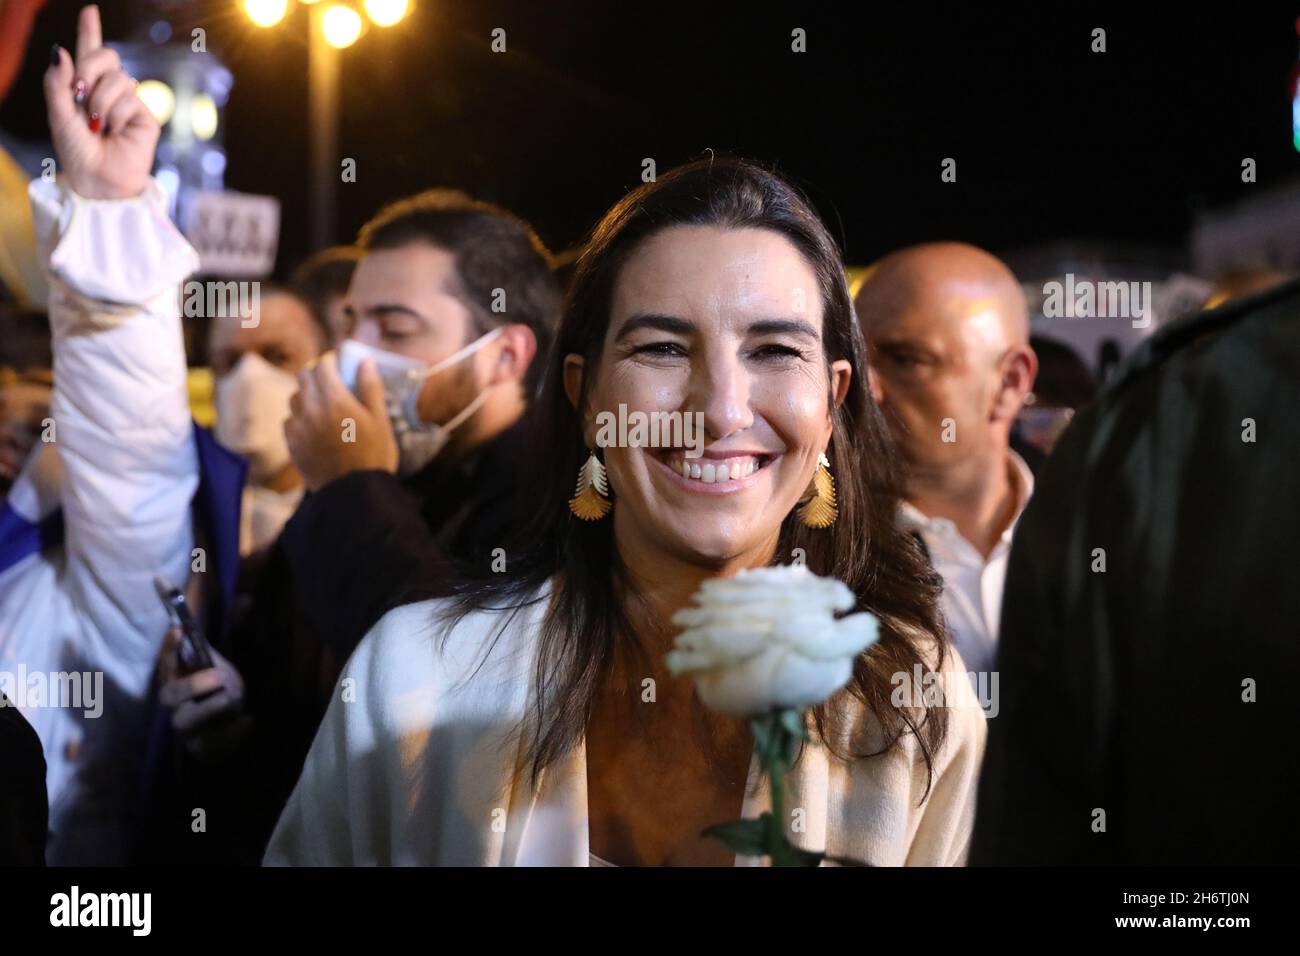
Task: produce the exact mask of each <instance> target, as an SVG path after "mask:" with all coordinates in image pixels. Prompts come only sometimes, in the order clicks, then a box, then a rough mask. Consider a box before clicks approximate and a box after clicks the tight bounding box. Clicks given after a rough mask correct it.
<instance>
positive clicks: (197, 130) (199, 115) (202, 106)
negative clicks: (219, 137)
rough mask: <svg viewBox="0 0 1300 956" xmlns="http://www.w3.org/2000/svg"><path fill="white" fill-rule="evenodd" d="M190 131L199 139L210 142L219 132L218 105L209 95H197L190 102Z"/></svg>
mask: <svg viewBox="0 0 1300 956" xmlns="http://www.w3.org/2000/svg"><path fill="white" fill-rule="evenodd" d="M190 129H192V130H193V131H194V135H195V137H196V138H198V139H202V140H209V139H212V137H213V136H215V135H216V132H217V104H216V103H215V102H214V101H213V99H212V97H211V96H209V95H208V94H207V93H196V94H195V95H194V98H193V99H192V100H190Z"/></svg>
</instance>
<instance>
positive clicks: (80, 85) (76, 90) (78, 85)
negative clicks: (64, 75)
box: [72, 80, 86, 106]
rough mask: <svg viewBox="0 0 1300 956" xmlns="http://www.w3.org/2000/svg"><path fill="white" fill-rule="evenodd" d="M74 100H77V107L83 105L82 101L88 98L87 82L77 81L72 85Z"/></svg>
mask: <svg viewBox="0 0 1300 956" xmlns="http://www.w3.org/2000/svg"><path fill="white" fill-rule="evenodd" d="M72 98H73V99H75V100H76V101H77V105H78V106H80V105H81V103H82V101H83V100H84V99H85V98H86V81H85V80H76V81H74V82H73V84H72Z"/></svg>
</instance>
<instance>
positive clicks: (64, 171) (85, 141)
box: [45, 6, 159, 199]
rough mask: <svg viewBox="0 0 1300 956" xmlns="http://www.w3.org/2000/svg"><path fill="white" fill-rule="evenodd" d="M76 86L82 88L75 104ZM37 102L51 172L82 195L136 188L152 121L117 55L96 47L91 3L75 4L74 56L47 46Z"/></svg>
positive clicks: (130, 192)
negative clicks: (42, 110)
mask: <svg viewBox="0 0 1300 956" xmlns="http://www.w3.org/2000/svg"><path fill="white" fill-rule="evenodd" d="M77 90H81V91H83V95H82V97H81V100H80V102H78V96H77ZM45 105H46V109H47V112H48V115H49V122H50V136H51V138H52V139H53V140H54V150H55V152H56V153H57V154H58V159H59V165H60V167H61V172H60V173H59V176H60V177H61V179H62V180H63V181H64V183H65V184H66V185H67V186H68V187H69V188H70V189H71V190H72V191H73V192H75V193H76V194H77V195H79V196H83V197H85V198H87V199H129V198H131V197H133V196H138V195H140V194H141V193H142V192H144V189H145V187H146V186H147V185H148V183H149V170H150V169H151V168H152V167H153V157H154V149H155V147H156V146H157V145H158V134H159V126H158V121H157V120H155V119H154V117H153V114H152V113H150V112H149V110H148V108H147V107H146V106H145V105H144V103H143V101H141V99H140V97H138V96H137V95H136V92H135V83H134V82H133V81H132V80H131V78H130V77H129V76H127V75H126V72H125V71H124V70H123V69H122V63H121V60H119V59H118V56H117V53H116V52H115V51H113V50H111V49H109V48H108V47H106V46H104V45H103V38H102V35H101V27H100V22H99V7H97V6H88V7H83V8H82V10H81V16H80V18H79V19H78V21H77V56H76V60H75V61H74V60H73V59H72V57H71V56H69V55H68V52H67V51H66V50H64V49H63V48H62V47H60V46H55V47H54V49H53V50H52V51H51V54H50V68H49V69H48V70H46V71H45Z"/></svg>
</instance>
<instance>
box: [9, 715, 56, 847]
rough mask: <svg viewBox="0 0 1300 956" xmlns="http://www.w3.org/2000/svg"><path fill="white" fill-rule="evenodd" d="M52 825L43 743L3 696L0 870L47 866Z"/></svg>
mask: <svg viewBox="0 0 1300 956" xmlns="http://www.w3.org/2000/svg"><path fill="white" fill-rule="evenodd" d="M49 822H50V805H49V801H48V799H47V798H46V792H45V754H44V753H43V752H42V751H41V739H40V738H39V737H37V736H36V731H35V730H33V729H32V725H31V724H29V723H27V721H26V720H24V719H23V715H22V714H20V713H19V712H18V708H17V707H15V706H14V705H13V702H12V701H10V700H9V698H8V697H6V696H5V695H4V694H3V693H0V866H44V865H45V835H46V830H47V829H48V828H49Z"/></svg>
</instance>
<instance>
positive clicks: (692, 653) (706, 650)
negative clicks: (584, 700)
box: [667, 565, 878, 717]
mask: <svg viewBox="0 0 1300 956" xmlns="http://www.w3.org/2000/svg"><path fill="white" fill-rule="evenodd" d="M694 601H695V604H696V607H688V608H683V609H682V610H680V611H678V612H677V614H675V615H674V616H673V623H674V624H677V625H680V626H682V627H683V628H685V630H684V631H683V632H682V633H681V635H680V636H678V638H677V641H676V642H675V644H674V645H673V650H672V651H670V652H669V654H668V657H667V664H668V669H669V671H671V672H672V673H673V674H674V675H681V674H689V675H690V676H691V677H692V678H693V679H694V681H695V688H696V690H697V691H698V693H699V695H700V699H701V700H702V701H703V702H704V704H705V706H707V707H708V708H709V709H710V710H714V711H717V712H718V713H721V714H727V715H730V716H732V717H753V716H756V715H758V714H762V713H766V712H767V711H770V710H773V709H778V708H781V709H783V708H796V709H802V708H804V707H809V706H812V705H814V704H819V703H821V702H822V701H824V700H825V699H826V698H828V697H830V696H831V695H832V694H833V693H835V692H836V691H837V690H839V689H840V688H841V687H843V686H844V685H845V684H847V683H848V682H849V678H851V677H852V676H853V661H854V659H855V658H856V657H857V656H858V654H860V653H861V652H862V651H863V650H864V649H866V648H867V647H869V646H870V645H871V644H873V643H874V642H875V640H876V633H877V626H878V622H877V620H876V618H875V617H874V616H873V615H871V614H867V613H858V614H850V615H848V616H846V617H841V618H837V617H836V616H835V614H836V613H837V612H841V613H842V612H844V611H850V610H852V609H853V605H854V604H855V603H856V602H855V599H854V597H853V592H852V591H850V590H849V588H848V586H847V585H845V584H844V583H843V582H841V581H836V580H835V579H834V578H822V577H818V576H817V575H815V574H813V573H812V572H811V571H809V570H808V569H807V568H806V567H803V566H802V565H796V566H781V567H773V568H755V569H753V570H748V571H741V572H740V573H739V574H737V575H735V576H734V577H730V578H713V579H711V580H709V581H706V582H705V583H704V584H703V585H702V586H701V588H700V590H699V591H697V592H696V594H695V597H694Z"/></svg>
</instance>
